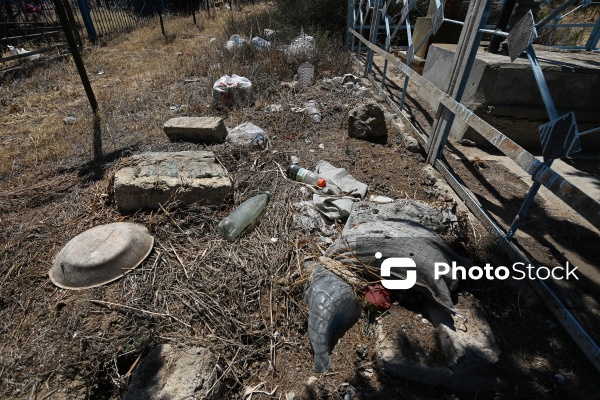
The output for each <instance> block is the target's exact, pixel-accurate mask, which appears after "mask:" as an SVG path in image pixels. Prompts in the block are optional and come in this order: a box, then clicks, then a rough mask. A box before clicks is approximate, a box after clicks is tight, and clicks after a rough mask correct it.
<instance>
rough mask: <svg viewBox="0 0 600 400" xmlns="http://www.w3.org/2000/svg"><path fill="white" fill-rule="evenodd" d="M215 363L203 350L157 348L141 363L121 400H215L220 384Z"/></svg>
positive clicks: (208, 351) (204, 349)
mask: <svg viewBox="0 0 600 400" xmlns="http://www.w3.org/2000/svg"><path fill="white" fill-rule="evenodd" d="M216 363H217V357H216V356H215V355H214V354H213V353H211V352H210V350H208V349H206V348H203V347H174V346H171V345H170V344H161V345H159V346H158V347H156V348H155V349H154V350H152V351H151V352H150V353H148V355H147V356H146V357H144V358H143V359H142V361H141V363H140V365H139V367H138V368H137V369H136V371H135V373H134V374H133V379H132V381H131V385H129V389H128V391H127V395H125V400H164V399H197V400H218V399H220V398H221V397H222V391H223V383H222V381H220V380H219V377H218V375H217V365H216Z"/></svg>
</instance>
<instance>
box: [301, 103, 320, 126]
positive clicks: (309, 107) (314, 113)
mask: <svg viewBox="0 0 600 400" xmlns="http://www.w3.org/2000/svg"><path fill="white" fill-rule="evenodd" d="M304 108H305V111H306V114H308V117H309V118H310V119H311V120H312V122H314V123H315V124H318V123H320V122H321V111H319V109H318V108H317V103H315V101H314V100H311V101H309V102H308V103H306V104H305V105H304Z"/></svg>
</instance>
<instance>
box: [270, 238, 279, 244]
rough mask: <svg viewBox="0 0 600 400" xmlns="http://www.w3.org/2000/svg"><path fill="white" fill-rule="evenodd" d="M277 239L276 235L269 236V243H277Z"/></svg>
mask: <svg viewBox="0 0 600 400" xmlns="http://www.w3.org/2000/svg"><path fill="white" fill-rule="evenodd" d="M278 241H279V239H278V238H276V237H273V238H271V243H277V242H278Z"/></svg>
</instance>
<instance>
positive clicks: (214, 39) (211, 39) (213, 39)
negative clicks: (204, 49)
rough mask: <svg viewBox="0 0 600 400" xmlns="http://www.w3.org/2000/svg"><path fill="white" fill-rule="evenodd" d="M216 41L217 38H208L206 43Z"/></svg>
mask: <svg viewBox="0 0 600 400" xmlns="http://www.w3.org/2000/svg"><path fill="white" fill-rule="evenodd" d="M216 42H217V38H210V40H209V41H208V43H216Z"/></svg>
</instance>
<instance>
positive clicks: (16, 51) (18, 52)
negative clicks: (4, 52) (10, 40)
mask: <svg viewBox="0 0 600 400" xmlns="http://www.w3.org/2000/svg"><path fill="white" fill-rule="evenodd" d="M7 46H8V50H9V51H10V54H11V55H13V56H17V55H23V54H28V53H31V51H29V50H25V49H24V48H22V47H21V48H17V47H13V46H11V45H7ZM41 56H42V55H41V54H33V55H30V56H27V57H25V59H26V60H28V61H34V60H37V59H38V58H40V57H41Z"/></svg>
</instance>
